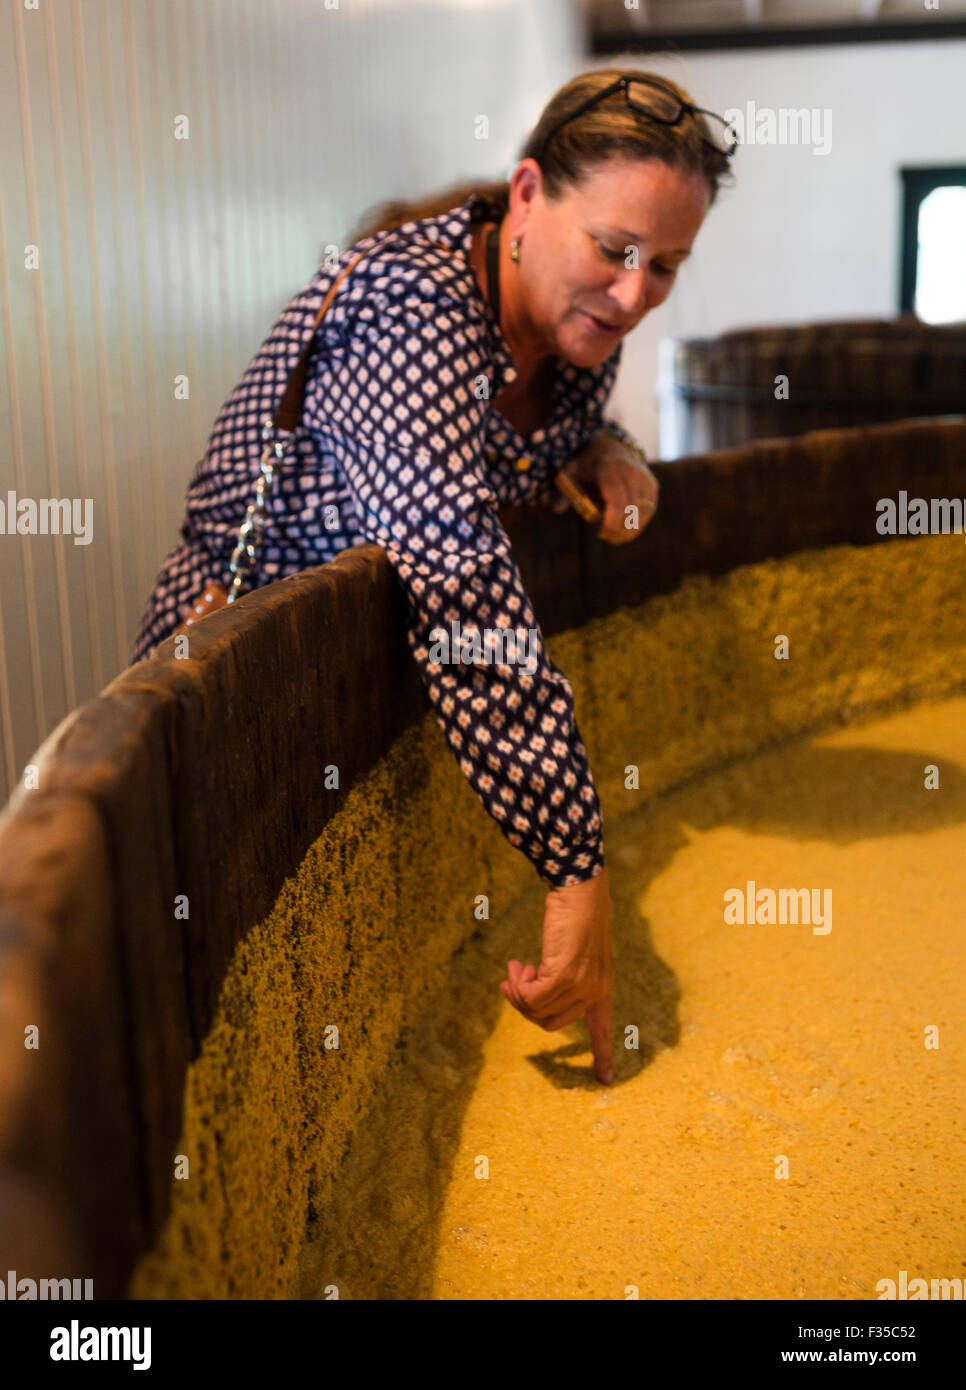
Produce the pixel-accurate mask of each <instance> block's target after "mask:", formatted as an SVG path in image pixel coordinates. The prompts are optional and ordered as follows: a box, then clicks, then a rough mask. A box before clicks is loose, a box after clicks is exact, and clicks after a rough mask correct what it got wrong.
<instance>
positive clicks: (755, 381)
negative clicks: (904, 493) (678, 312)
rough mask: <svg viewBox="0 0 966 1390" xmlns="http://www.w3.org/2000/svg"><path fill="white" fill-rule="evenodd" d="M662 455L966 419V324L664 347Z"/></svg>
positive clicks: (795, 332)
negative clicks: (930, 419)
mask: <svg viewBox="0 0 966 1390" xmlns="http://www.w3.org/2000/svg"><path fill="white" fill-rule="evenodd" d="M659 395H660V400H661V450H660V453H661V457H662V458H665V459H666V458H676V457H680V456H681V455H682V454H692V453H702V452H705V451H707V450H709V449H724V448H731V447H733V446H735V445H739V444H744V443H746V442H747V441H749V440H751V439H769V438H785V437H789V436H792V435H800V434H805V433H806V432H807V431H809V430H815V429H830V428H838V427H849V426H853V425H867V424H875V423H879V422H884V421H887V420H903V419H910V418H913V417H916V416H937V415H960V414H962V413H963V412H964V411H966V322H960V323H951V324H927V323H922V322H921V321H920V320H919V319H917V318H915V317H914V316H912V315H906V316H904V317H902V318H897V319H863V320H842V321H840V322H831V323H813V324H797V325H787V326H763V327H759V328H742V329H736V330H735V331H733V332H730V333H723V334H721V335H720V337H717V338H689V339H666V340H665V341H664V342H663V343H662V344H661V362H660V377H659Z"/></svg>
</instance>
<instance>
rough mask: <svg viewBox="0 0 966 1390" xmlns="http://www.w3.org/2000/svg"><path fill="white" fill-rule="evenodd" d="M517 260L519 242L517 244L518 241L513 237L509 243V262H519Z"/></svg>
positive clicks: (518, 256)
mask: <svg viewBox="0 0 966 1390" xmlns="http://www.w3.org/2000/svg"><path fill="white" fill-rule="evenodd" d="M519 259H520V242H519V240H518V239H517V238H516V237H514V238H513V240H512V241H511V242H510V260H511V261H519Z"/></svg>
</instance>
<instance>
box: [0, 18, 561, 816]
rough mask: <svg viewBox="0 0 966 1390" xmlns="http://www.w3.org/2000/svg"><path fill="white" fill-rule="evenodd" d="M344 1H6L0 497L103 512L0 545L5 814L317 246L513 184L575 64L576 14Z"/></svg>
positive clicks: (133, 622)
mask: <svg viewBox="0 0 966 1390" xmlns="http://www.w3.org/2000/svg"><path fill="white" fill-rule="evenodd" d="M331 4H332V0H37V8H36V9H27V8H25V5H24V3H23V0H4V3H3V5H2V8H0V154H2V169H3V174H2V177H3V196H2V202H0V308H2V314H3V325H2V344H3V355H4V356H3V366H2V369H0V499H2V500H3V501H4V502H6V499H7V492H8V489H13V490H14V491H15V493H16V495H17V497H18V498H24V497H32V498H44V497H70V498H74V497H76V498H79V499H83V498H86V497H91V498H92V499H93V541H92V543H91V544H90V545H88V546H76V545H74V543H73V540H72V538H65V537H60V536H8V535H0V798H3V797H5V796H6V794H7V793H8V791H9V789H10V787H11V786H12V784H13V782H14V780H15V779H17V778H19V777H20V776H21V775H22V772H23V768H24V765H25V763H26V762H27V760H28V758H29V756H30V754H31V753H32V752H33V751H34V750H35V749H36V748H37V746H38V745H39V744H40V742H41V741H42V740H43V738H44V737H46V735H47V733H49V732H50V730H51V729H52V728H53V727H54V725H55V724H56V723H57V722H58V721H59V720H60V719H61V718H62V717H63V716H64V715H65V714H66V713H67V712H68V711H69V710H70V709H71V708H73V707H74V706H75V705H76V704H78V703H79V702H80V701H82V700H84V699H87V698H88V697H89V696H91V695H93V694H96V692H97V691H98V690H99V689H101V688H102V687H103V685H104V684H105V683H106V682H107V681H108V680H110V679H111V677H112V676H113V675H115V674H116V673H117V672H118V671H119V670H121V669H122V668H123V667H124V666H126V665H127V660H128V656H129V653H130V648H131V645H132V642H133V639H134V634H135V630H136V626H137V622H138V619H139V617H140V614H141V611H142V608H143V605H144V603H145V602H146V600H147V597H148V594H149V592H150V590H151V589H152V587H153V584H154V578H155V576H156V573H157V570H158V568H159V567H160V564H161V562H162V560H163V559H164V557H165V555H166V554H167V553H168V551H169V550H170V549H171V548H172V547H173V546H174V545H175V544H176V542H177V539H178V527H179V526H180V523H181V519H182V516H183V511H184V492H185V487H186V484H187V481H188V479H189V477H190V474H191V472H192V470H193V468H194V466H195V462H196V460H197V459H198V458H199V457H201V455H202V454H203V452H204V449H205V445H206V443H207V439H208V435H209V432H210V430H211V426H212V424H213V422H214V419H215V417H216V415H217V413H218V411H219V409H220V407H221V405H222V403H223V401H224V400H225V398H226V397H227V395H228V394H229V392H230V391H231V390H232V388H233V387H234V385H235V383H236V381H237V379H238V378H239V376H240V375H241V373H242V372H243V371H244V369H245V367H246V366H247V365H248V363H249V361H250V359H251V357H252V356H253V355H254V353H255V352H256V351H257V349H258V347H259V345H260V343H261V342H262V341H263V340H264V338H265V336H266V335H267V333H268V331H269V330H270V328H271V326H272V323H273V321H274V320H275V318H276V316H277V315H278V313H279V311H280V310H281V308H282V307H283V306H284V304H285V303H286V302H287V301H288V299H289V298H291V296H292V295H293V294H295V293H296V292H297V291H298V290H299V289H301V287H302V286H303V285H304V284H306V283H307V282H308V281H309V280H310V279H311V277H312V275H313V274H314V272H315V269H316V267H317V264H318V261H319V259H320V257H321V255H322V249H323V247H325V246H326V245H327V244H329V243H335V244H337V245H341V244H344V238H345V237H346V236H347V234H348V232H349V231H350V230H351V228H352V227H353V226H354V225H355V223H356V221H357V219H358V218H359V216H360V214H361V212H362V211H363V210H364V209H365V208H367V207H369V206H370V205H371V204H373V203H375V202H377V201H381V200H382V199H384V198H387V197H393V196H403V197H405V196H417V195H419V194H421V193H426V192H430V191H435V190H437V189H439V188H440V187H444V186H446V185H448V184H451V183H454V182H456V181H457V180H458V179H460V178H463V177H465V178H472V177H475V176H479V177H486V178H493V177H500V176H502V175H503V174H505V172H506V170H507V167H508V165H509V164H510V163H511V162H512V159H513V155H514V153H515V151H516V149H517V145H518V142H519V140H520V138H521V135H522V134H523V132H525V131H526V130H527V129H528V128H529V126H530V125H531V124H532V123H533V121H534V120H535V118H536V116H537V114H538V113H539V109H540V107H541V105H542V104H543V101H544V100H546V97H547V96H549V95H550V93H551V92H553V90H554V89H555V88H556V87H557V86H559V85H560V83H562V82H563V81H565V80H566V79H567V78H569V77H570V76H571V75H572V74H573V72H574V71H576V70H577V68H578V66H579V62H580V29H579V26H578V24H577V20H576V13H577V12H576V9H575V7H574V6H573V5H572V4H571V3H570V2H569V0H479V3H467V2H466V0H463V2H462V3H460V0H435V3H417V0H409V3H405V0H339V4H338V7H337V8H330V7H329V6H330V5H331ZM480 114H486V115H488V116H489V118H490V122H491V131H490V139H489V140H488V141H486V142H484V141H481V140H479V139H478V138H476V133H475V121H476V118H477V117H478V116H479V115H480ZM180 115H186V116H188V117H189V120H190V126H189V131H190V138H189V139H187V140H176V139H175V118H176V117H177V116H180ZM30 245H34V246H36V247H37V248H38V254H39V266H38V268H37V269H35V270H29V269H26V268H25V248H27V247H28V246H30ZM179 374H186V375H187V377H188V380H189V387H190V397H189V399H188V400H186V401H181V400H176V399H175V396H174V389H175V387H174V383H175V377H176V376H177V375H179Z"/></svg>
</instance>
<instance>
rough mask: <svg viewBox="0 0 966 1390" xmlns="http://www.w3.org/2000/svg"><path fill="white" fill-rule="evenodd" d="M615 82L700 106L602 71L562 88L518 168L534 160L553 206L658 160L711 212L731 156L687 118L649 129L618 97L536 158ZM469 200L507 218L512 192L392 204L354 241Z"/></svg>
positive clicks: (366, 219) (475, 189)
mask: <svg viewBox="0 0 966 1390" xmlns="http://www.w3.org/2000/svg"><path fill="white" fill-rule="evenodd" d="M618 77H628V78H640V77H646V78H648V79H649V80H650V81H652V82H657V83H658V84H660V85H661V86H662V87H664V89H665V91H668V92H671V93H673V95H674V96H676V97H679V98H680V99H681V100H682V101H686V102H690V103H691V104H692V105H696V104H697V103H696V102H694V101H693V100H692V98H691V96H690V94H689V93H688V92H686V91H685V90H684V88H683V87H679V86H678V85H677V83H676V82H672V81H671V80H670V78H667V77H661V76H658V75H657V74H655V73H649V72H641V71H639V70H638V69H637V68H601V69H597V70H595V71H593V72H585V73H581V74H580V75H579V76H578V77H574V78H572V79H571V80H570V81H569V82H567V83H565V84H564V86H563V87H561V88H560V90H559V91H558V92H556V93H555V94H554V96H552V97H551V98H550V100H549V101H548V102H547V105H546V106H545V107H544V108H543V111H542V112H541V114H540V119H539V120H538V121H537V124H536V125H535V126H534V128H533V130H532V131H531V132H530V135H529V136H528V138H527V140H526V142H525V144H524V145H523V148H522V149H521V151H520V154H519V156H518V161H517V162H519V160H521V159H527V158H533V159H536V161H537V163H538V164H539V165H540V168H541V170H542V171H543V191H544V193H545V195H546V197H547V198H549V199H550V201H551V202H553V201H555V200H556V199H557V198H559V197H561V196H562V195H563V194H564V193H565V192H566V191H567V190H568V189H570V188H576V187H577V186H579V184H580V183H581V182H582V181H583V179H584V178H585V177H587V176H588V175H590V174H592V173H594V172H595V170H596V169H598V168H599V167H600V166H601V165H604V164H606V163H607V162H608V161H609V160H611V159H641V160H647V159H656V160H659V161H660V162H661V163H662V164H667V165H670V166H671V168H674V169H681V170H682V171H684V172H685V173H695V174H700V175H702V176H703V177H704V178H705V179H706V180H707V183H708V187H709V188H710V190H711V201H710V203H709V207H710V206H713V205H714V201H715V198H716V197H717V195H718V188H719V186H720V185H721V183H722V182H723V181H724V179H725V178H726V177H730V160H729V159H728V157H727V155H725V154H723V153H720V152H719V151H717V150H715V149H711V148H709V146H708V145H706V144H705V143H704V140H710V139H712V136H713V134H717V132H712V131H711V130H709V128H708V122H707V121H706V120H705V118H704V116H700V115H698V116H695V115H691V114H690V113H688V114H686V115H684V116H682V118H681V120H680V121H679V122H678V123H677V125H673V126H669V125H662V124H661V122H660V121H650V120H648V119H647V117H646V116H642V115H640V114H638V113H637V112H635V111H633V110H631V108H630V107H629V106H628V105H627V103H626V101H625V99H624V93H623V92H615V93H613V95H612V96H610V97H607V98H605V99H604V100H603V101H601V102H598V103H597V105H596V106H592V107H591V108H590V110H589V111H585V112H583V114H582V115H580V116H577V117H575V118H574V119H573V120H572V121H568V122H567V124H566V125H564V126H563V127H562V128H561V129H560V130H558V131H557V132H556V134H555V135H554V136H553V138H552V139H551V140H550V142H549V144H548V145H547V149H546V151H545V152H544V153H542V154H538V153H537V151H538V150H539V149H540V147H541V145H542V143H543V141H544V139H545V137H546V134H547V132H549V131H550V130H551V129H552V127H553V126H555V125H556V124H557V122H558V121H561V120H563V118H564V117H565V116H566V115H568V114H569V113H570V112H571V111H574V110H576V108H577V107H578V106H579V105H580V104H581V102H584V101H586V100H587V99H588V98H589V97H592V96H593V95H594V93H595V92H599V91H600V90H601V89H602V88H604V87H606V86H608V84H609V83H611V82H614V81H616V79H617V78H618ZM702 137H703V138H702ZM471 193H479V194H481V195H482V196H483V197H485V198H487V199H488V201H489V202H491V203H493V204H494V205H495V206H496V207H498V208H500V209H502V210H503V211H506V209H507V208H508V207H509V193H510V185H509V182H508V181H507V180H506V179H499V180H496V181H495V182H491V183H487V182H481V181H479V180H475V181H473V182H471V183H459V184H454V185H453V186H451V187H450V188H447V189H445V190H443V191H442V192H441V193H436V194H433V195H431V196H430V197H427V198H421V199H417V200H416V201H414V202H405V201H403V200H401V199H393V200H391V201H389V202H386V203H381V204H379V205H377V206H376V207H373V208H370V209H369V210H368V211H367V212H366V213H365V215H364V216H363V219H362V221H361V222H360V223H359V225H358V226H357V228H356V230H355V231H354V232H353V234H352V237H351V241H352V242H355V241H361V240H362V239H363V238H364V237H368V236H372V235H373V234H374V233H376V232H380V231H391V230H393V229H394V228H396V227H401V226H402V225H403V223H405V222H415V221H418V220H419V219H420V218H423V217H435V216H437V215H438V214H439V213H442V212H447V211H448V210H449V209H450V208H454V207H457V206H459V204H460V203H463V202H465V201H466V199H467V198H468V197H469V196H470V194H471Z"/></svg>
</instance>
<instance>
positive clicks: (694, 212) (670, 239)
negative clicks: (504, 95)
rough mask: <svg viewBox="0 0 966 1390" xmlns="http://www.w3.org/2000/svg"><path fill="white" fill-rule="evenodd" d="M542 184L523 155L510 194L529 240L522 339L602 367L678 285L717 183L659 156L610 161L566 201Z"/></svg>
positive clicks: (515, 225) (519, 231)
mask: <svg viewBox="0 0 966 1390" xmlns="http://www.w3.org/2000/svg"><path fill="white" fill-rule="evenodd" d="M540 185H541V174H540V167H539V165H538V164H537V163H536V162H535V161H534V160H530V159H526V160H523V161H522V162H521V163H520V164H519V165H518V166H517V168H516V170H515V171H514V175H513V179H512V180H511V192H510V220H511V227H512V232H511V235H512V236H515V237H519V238H520V240H521V249H520V281H519V286H520V291H521V294H520V310H521V314H522V318H523V321H522V322H521V323H520V325H519V330H520V338H521V340H523V341H526V343H527V347H528V349H530V350H532V351H534V352H535V354H536V355H542V354H543V353H556V354H558V355H559V356H562V357H565V358H567V360H568V361H570V362H572V363H573V364H574V365H575V366H578V367H592V366H597V365H599V364H600V363H601V362H603V361H604V360H605V359H606V358H608V357H609V356H610V354H611V353H612V352H613V351H614V349H615V347H616V346H617V344H618V343H619V342H620V340H621V338H622V337H624V335H625V334H626V333H629V332H630V330H631V329H632V328H634V327H635V326H636V325H637V324H638V323H640V321H641V319H642V318H643V317H644V315H645V314H647V313H649V312H650V311H651V309H656V308H657V306H658V305H659V304H663V303H664V301H665V299H667V297H668V295H669V294H670V293H671V288H672V286H673V284H674V280H675V276H676V275H677V270H678V267H679V266H680V264H681V262H682V261H683V260H685V258H686V257H687V256H688V255H689V254H690V251H691V244H692V242H693V241H694V238H695V237H696V236H697V233H698V228H699V227H700V226H701V223H702V221H703V220H704V216H705V213H706V212H707V210H708V207H709V204H710V201H711V190H710V188H709V186H708V183H707V180H706V179H704V178H703V177H702V176H701V175H700V174H694V173H685V172H683V171H682V170H680V169H672V168H670V167H669V166H668V165H666V164H661V163H660V162H658V161H657V160H647V161H641V160H621V161H611V162H610V163H608V164H607V165H604V166H602V167H601V168H600V169H598V170H597V171H596V172H595V173H594V174H591V175H588V176H587V178H586V179H585V180H584V182H583V184H582V186H581V188H580V189H579V190H578V189H573V188H571V189H568V190H567V191H566V192H565V193H564V195H563V197H562V198H560V199H559V201H557V202H549V201H548V200H547V199H546V198H545V197H544V195H543V192H542V189H541V186H540ZM632 248H636V257H637V259H636V264H635V260H634V258H633V256H632V255H631V249H632ZM605 324H610V325H614V331H611V332H608V331H607V330H606V328H604V326H603V325H605Z"/></svg>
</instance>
